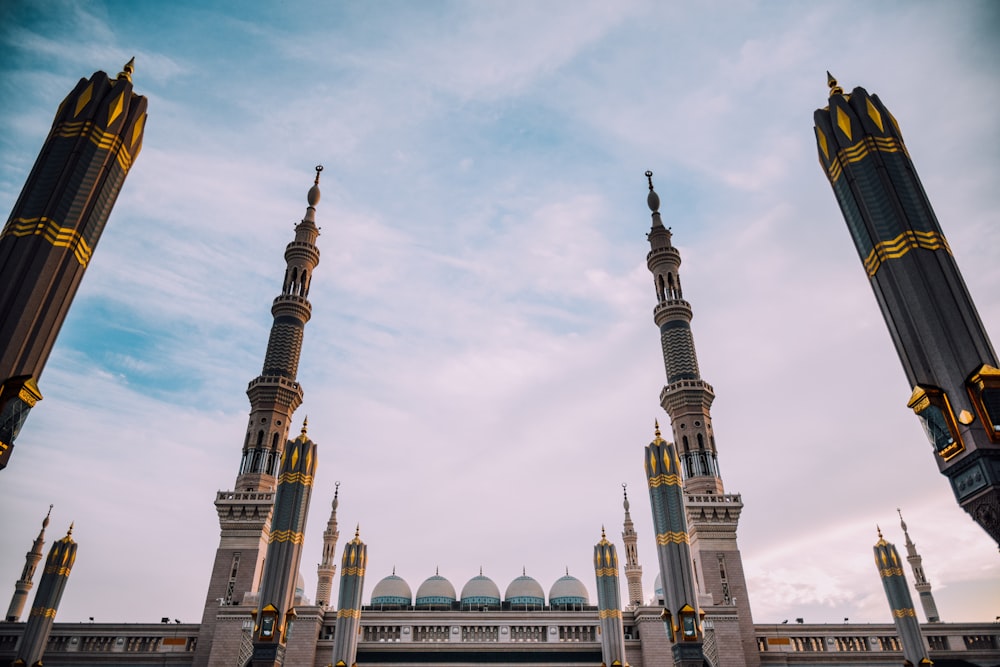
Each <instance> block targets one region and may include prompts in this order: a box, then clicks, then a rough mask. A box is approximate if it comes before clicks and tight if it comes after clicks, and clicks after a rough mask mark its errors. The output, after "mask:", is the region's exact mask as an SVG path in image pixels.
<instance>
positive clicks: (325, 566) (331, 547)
mask: <svg viewBox="0 0 1000 667" xmlns="http://www.w3.org/2000/svg"><path fill="white" fill-rule="evenodd" d="M339 495H340V482H336V483H335V484H334V490H333V503H332V507H331V508H330V520H329V521H327V522H326V530H324V531H323V560H322V562H321V563H320V564H319V565H318V566H317V567H316V574H317V578H316V606H317V607H323V608H324V609H325V608H328V607H329V606H330V602H331V601H332V600H331V598H330V595H331V593H332V592H333V578H334V577H335V576H336V575H337V540H339V539H340V531H339V530H338V529H337V505H339V504H340V500H339V499H338V496H339Z"/></svg>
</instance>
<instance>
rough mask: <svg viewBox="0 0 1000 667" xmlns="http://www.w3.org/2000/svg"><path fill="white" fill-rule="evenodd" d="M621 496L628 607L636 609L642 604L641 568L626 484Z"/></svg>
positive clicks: (637, 538)
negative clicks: (622, 499)
mask: <svg viewBox="0 0 1000 667" xmlns="http://www.w3.org/2000/svg"><path fill="white" fill-rule="evenodd" d="M622 494H623V495H624V496H625V502H624V503H622V504H623V505H624V507H625V523H624V525H623V528H624V530H622V543H623V544H624V545H625V581H627V582H628V606H629V607H637V606H639V605H641V604H642V566H641V565H639V552H638V549H637V543H638V541H639V536H638V535H636V532H635V526H634V525H633V524H632V515H631V514H629V511H628V484H622Z"/></svg>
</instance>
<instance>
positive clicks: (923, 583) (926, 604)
mask: <svg viewBox="0 0 1000 667" xmlns="http://www.w3.org/2000/svg"><path fill="white" fill-rule="evenodd" d="M896 511H897V512H899V526H900V527H901V528H902V529H903V535H904V536H905V537H906V560H907V562H908V563H909V564H910V569H911V570H913V587H914V588H915V589H917V593H918V594H919V595H920V605H921V606H922V607H923V608H924V615H925V616H926V617H927V622H928V623H939V622H940V621H941V617H940V616H938V610H937V605H936V604H935V603H934V595H933V594H932V593H931V582H929V581H927V577H926V576H925V575H924V566H923V558H921V557H920V554H918V553H917V545H916V544H914V543H913V540H911V539H910V533H909V532H907V530H906V522H905V521H903V512H902V510H900V509H899V508H897V509H896Z"/></svg>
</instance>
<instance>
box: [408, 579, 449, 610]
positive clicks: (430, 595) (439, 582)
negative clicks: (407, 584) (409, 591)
mask: <svg viewBox="0 0 1000 667" xmlns="http://www.w3.org/2000/svg"><path fill="white" fill-rule="evenodd" d="M454 601H455V587H454V586H452V585H451V582H450V581H448V580H447V579H445V578H444V577H442V576H441V575H438V574H435V575H434V576H433V577H428V578H427V580H426V581H424V583H422V584H420V588H418V589H417V599H416V601H415V605H416V606H417V607H422V608H424V609H428V608H433V607H447V608H449V609H450V608H451V604H452V603H453V602H454Z"/></svg>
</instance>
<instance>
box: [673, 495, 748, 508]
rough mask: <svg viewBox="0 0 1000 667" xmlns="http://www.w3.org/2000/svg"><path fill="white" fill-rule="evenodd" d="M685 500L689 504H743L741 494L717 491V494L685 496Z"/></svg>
mask: <svg viewBox="0 0 1000 667" xmlns="http://www.w3.org/2000/svg"><path fill="white" fill-rule="evenodd" d="M685 500H686V501H687V504H689V505H691V504H698V505H700V504H703V503H711V504H720V503H727V504H739V505H742V504H743V496H741V495H740V494H738V493H718V494H702V495H697V496H685Z"/></svg>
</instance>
